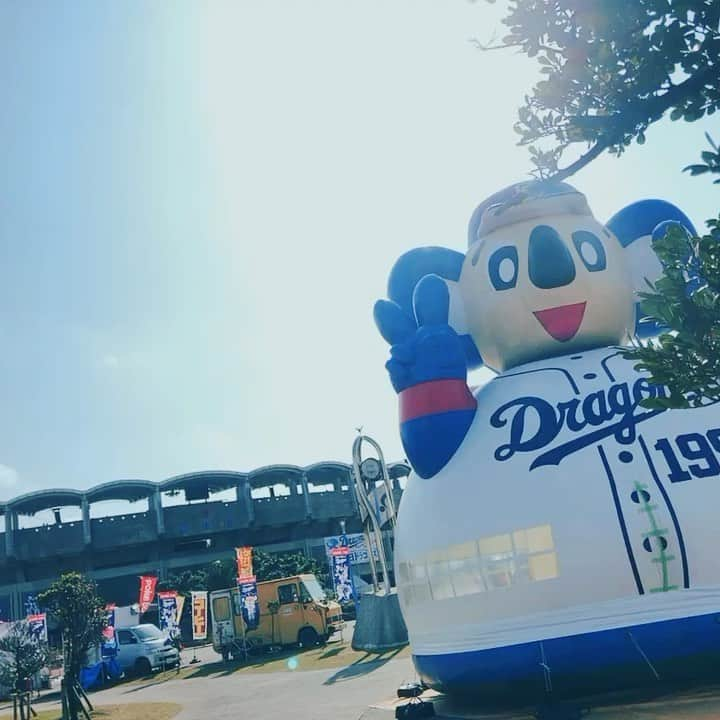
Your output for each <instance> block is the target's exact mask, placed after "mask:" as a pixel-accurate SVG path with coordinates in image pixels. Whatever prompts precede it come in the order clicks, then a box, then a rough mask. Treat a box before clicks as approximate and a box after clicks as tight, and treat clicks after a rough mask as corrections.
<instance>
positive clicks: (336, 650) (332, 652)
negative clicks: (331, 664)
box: [318, 645, 346, 660]
mask: <svg viewBox="0 0 720 720" xmlns="http://www.w3.org/2000/svg"><path fill="white" fill-rule="evenodd" d="M345 647H346V646H345V645H341V646H340V647H336V648H332V649H330V650H326V651H325V652H324V653H323V654H322V655H321V656H320V657H319V658H318V660H324V659H325V658H329V657H335V655H337V654H338V653H341V652H342V651H343V650H344V649H345Z"/></svg>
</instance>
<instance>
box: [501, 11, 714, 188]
mask: <svg viewBox="0 0 720 720" xmlns="http://www.w3.org/2000/svg"><path fill="white" fill-rule="evenodd" d="M491 1H492V0H491ZM719 21H720V3H718V2H717V0H632V2H629V1H628V0H510V7H509V11H508V14H507V16H506V17H505V19H504V20H503V23H504V24H505V25H506V26H507V27H508V28H509V33H508V34H507V35H506V37H504V38H503V42H502V44H501V45H498V46H496V47H515V48H519V49H520V50H521V51H522V52H524V53H525V54H527V55H528V56H529V57H534V58H537V61H538V63H539V64H540V66H541V68H540V72H541V73H542V75H543V78H542V79H541V80H540V81H539V82H538V83H537V84H536V85H535V87H534V88H533V89H532V92H531V94H529V95H527V96H526V98H525V104H524V105H523V107H521V108H520V111H519V120H518V122H517V124H516V130H517V132H518V133H519V134H520V136H521V143H522V144H526V145H529V146H530V152H531V157H532V161H533V163H534V165H535V167H536V171H537V173H538V174H540V175H541V176H543V177H546V176H553V177H555V178H556V179H557V180H560V179H563V178H566V177H568V176H570V175H572V174H573V173H574V172H576V171H577V170H579V169H580V168H581V167H583V166H584V165H586V164H587V163H588V162H590V161H592V160H593V159H594V158H596V157H598V156H599V155H600V154H601V153H602V152H603V151H605V150H609V151H610V152H611V153H614V154H617V155H619V154H621V153H622V152H623V150H624V149H625V148H626V147H627V146H628V145H630V144H631V143H632V142H633V141H636V142H637V143H639V144H642V143H644V142H645V131H646V130H647V128H648V127H649V126H650V125H651V124H652V123H654V122H656V121H657V120H659V119H660V118H661V117H663V116H664V115H665V114H666V113H668V112H669V113H670V117H671V119H673V120H677V119H680V118H682V119H684V120H687V121H694V120H698V119H700V118H702V117H703V116H705V115H712V114H713V113H714V112H715V111H716V110H717V109H718V106H720V86H719V85H718V79H717V78H718V66H719V64H720V33H719V32H718V22H719ZM571 146H581V147H584V148H586V149H585V151H584V153H583V154H582V155H581V156H580V158H579V159H577V160H575V162H572V163H571V164H569V165H567V166H566V167H564V168H562V169H560V168H559V161H560V159H561V157H562V156H563V154H564V153H565V151H566V150H567V149H568V148H570V147H571Z"/></svg>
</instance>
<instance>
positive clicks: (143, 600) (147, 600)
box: [138, 575, 158, 615]
mask: <svg viewBox="0 0 720 720" xmlns="http://www.w3.org/2000/svg"><path fill="white" fill-rule="evenodd" d="M157 581H158V579H157V577H156V576H155V575H141V576H140V599H139V601H138V604H139V605H140V614H141V615H142V613H144V612H147V609H148V608H149V607H150V605H151V604H152V601H153V598H154V597H155V588H156V587H157Z"/></svg>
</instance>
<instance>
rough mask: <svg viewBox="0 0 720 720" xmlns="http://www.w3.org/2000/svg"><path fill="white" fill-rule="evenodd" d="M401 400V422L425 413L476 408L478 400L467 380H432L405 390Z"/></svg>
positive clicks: (400, 395) (431, 413)
mask: <svg viewBox="0 0 720 720" xmlns="http://www.w3.org/2000/svg"><path fill="white" fill-rule="evenodd" d="M398 398H399V400H400V422H401V423H404V422H406V421H408V420H413V419H414V418H417V417H422V416H424V415H436V414H438V413H443V412H451V411H453V410H474V409H475V408H476V407H477V401H476V400H475V398H474V396H473V394H472V393H471V392H470V389H469V388H468V386H467V384H466V382H465V380H462V379H460V378H451V379H449V380H431V381H430V382H425V383H420V384H419V385H413V387H409V388H407V389H406V390H403V391H402V392H401V393H400V394H399V395H398Z"/></svg>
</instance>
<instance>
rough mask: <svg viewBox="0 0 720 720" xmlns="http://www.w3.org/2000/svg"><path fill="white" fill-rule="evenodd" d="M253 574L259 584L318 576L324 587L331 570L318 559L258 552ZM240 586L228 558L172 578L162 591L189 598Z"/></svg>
mask: <svg viewBox="0 0 720 720" xmlns="http://www.w3.org/2000/svg"><path fill="white" fill-rule="evenodd" d="M253 571H254V572H255V576H256V577H257V581H258V582H263V581H264V580H277V579H278V578H283V577H289V576H291V575H300V574H303V573H310V574H314V575H316V576H317V577H318V579H319V580H320V582H321V583H323V582H326V581H327V569H325V568H322V567H321V566H320V565H319V564H318V562H317V561H316V560H315V559H314V558H308V557H307V556H306V555H304V554H303V553H299V552H295V553H268V552H264V551H262V550H258V549H256V548H254V549H253ZM236 582H237V565H236V564H235V560H234V559H233V558H227V559H225V560H217V561H215V562H212V563H208V565H206V566H204V567H201V568H195V569H193V570H185V571H183V572H181V573H177V574H175V575H172V576H171V577H170V578H168V580H166V581H164V582H163V583H161V584H160V585H159V588H160V589H166V590H177V591H178V592H180V593H181V594H183V595H189V594H190V591H191V590H208V591H212V590H222V589H224V588H228V587H232V586H233V585H235V584H236Z"/></svg>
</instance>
